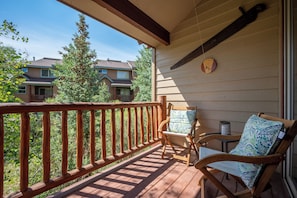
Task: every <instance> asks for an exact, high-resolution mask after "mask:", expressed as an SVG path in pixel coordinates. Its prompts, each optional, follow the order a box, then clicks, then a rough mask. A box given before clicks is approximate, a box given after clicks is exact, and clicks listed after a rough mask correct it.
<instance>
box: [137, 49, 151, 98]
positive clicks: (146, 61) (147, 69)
mask: <svg viewBox="0 0 297 198" xmlns="http://www.w3.org/2000/svg"><path fill="white" fill-rule="evenodd" d="M139 53H140V57H139V56H138V57H137V60H136V63H135V65H136V70H135V72H136V79H135V80H133V81H132V89H133V90H134V91H135V92H136V96H135V99H134V100H135V101H151V94H152V83H151V80H152V77H151V76H152V72H151V65H152V49H151V48H145V47H143V48H142V49H141V50H140V51H139Z"/></svg>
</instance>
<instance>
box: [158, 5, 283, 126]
mask: <svg viewBox="0 0 297 198" xmlns="http://www.w3.org/2000/svg"><path fill="white" fill-rule="evenodd" d="M262 2H263V1H233V0H220V1H218V0H202V1H201V3H200V4H199V5H198V6H197V9H196V11H195V10H193V12H192V13H191V14H190V15H189V16H188V17H187V18H186V19H185V20H184V21H182V22H181V23H180V24H179V25H178V27H176V28H175V30H174V31H173V32H171V44H170V45H169V46H160V47H157V48H156V67H157V70H156V96H162V95H166V96H167V100H168V101H169V102H172V103H173V104H178V105H191V106H192V105H197V106H198V108H199V119H200V122H201V126H202V127H201V129H202V130H204V131H215V130H218V128H219V121H220V120H228V121H230V122H231V129H232V131H236V132H241V131H242V129H243V125H244V122H245V121H246V120H247V118H248V117H249V116H250V115H251V114H253V113H257V112H259V111H261V112H265V113H268V114H272V115H278V114H279V113H280V112H281V100H280V98H281V97H282V96H281V93H282V89H281V68H282V58H281V57H282V46H281V41H282V35H281V29H282V28H281V27H282V25H281V12H282V8H281V4H280V1H277V0H272V1H268V0H266V1H265V3H266V5H267V9H266V10H265V11H264V12H261V13H260V14H259V15H258V18H257V19H256V21H254V22H253V23H251V24H249V25H248V26H246V27H245V28H244V29H242V30H241V31H239V32H237V33H236V34H234V35H233V36H231V37H230V38H228V39H227V40H225V41H223V42H222V43H220V44H219V45H217V46H216V47H214V48H213V49H211V50H209V51H208V52H206V53H205V54H203V55H201V56H199V57H198V58H196V59H194V60H192V61H191V62H189V63H187V64H185V65H183V66H182V67H180V68H177V69H175V70H170V67H171V66H172V65H173V64H175V63H176V62H177V61H179V60H180V59H181V58H183V57H184V56H185V55H186V54H188V53H189V52H191V51H192V50H194V49H195V48H197V47H198V46H200V45H201V44H202V43H203V42H205V41H206V40H208V39H209V38H211V37H212V36H213V35H215V34H216V33H218V32H219V31H220V30H222V29H223V28H224V27H226V26H227V25H229V24H230V23H232V22H233V21H234V20H235V19H237V18H238V17H240V16H241V12H240V11H239V9H238V7H239V6H243V7H244V9H245V10H248V9H250V8H251V7H253V6H254V5H256V4H257V3H262ZM208 57H212V58H215V59H216V61H217V63H218V67H217V69H216V70H215V71H214V72H213V73H210V74H205V73H203V72H202V71H201V67H200V65H201V63H202V61H203V59H205V58H208Z"/></svg>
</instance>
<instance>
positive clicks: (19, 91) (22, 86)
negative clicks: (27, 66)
mask: <svg viewBox="0 0 297 198" xmlns="http://www.w3.org/2000/svg"><path fill="white" fill-rule="evenodd" d="M18 88H19V89H18V91H17V93H18V94H25V93H26V86H25V85H19V87H18Z"/></svg>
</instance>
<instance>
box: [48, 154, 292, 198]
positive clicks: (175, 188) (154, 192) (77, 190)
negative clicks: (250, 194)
mask: <svg viewBox="0 0 297 198" xmlns="http://www.w3.org/2000/svg"><path fill="white" fill-rule="evenodd" d="M160 155H161V148H156V149H154V150H151V151H149V152H147V153H146V155H143V156H140V157H137V158H135V159H131V160H130V161H128V162H125V163H123V164H119V165H118V166H117V167H114V168H110V170H108V171H106V172H102V173H100V174H97V175H95V176H94V177H93V176H91V179H87V180H86V181H82V182H78V183H77V184H75V185H73V186H70V187H67V188H65V189H63V190H62V191H61V193H57V194H55V195H56V196H52V197H59V198H60V197H63V198H64V197H69V198H86V197H90V198H101V197H108V198H119V197H123V198H132V197H133V198H134V197H141V198H155V197H156V198H157V197H159V198H165V197H166V198H170V197H174V198H176V197H179V198H184V197H186V198H200V186H199V185H198V181H199V179H200V178H201V176H202V173H201V172H200V171H198V170H197V169H195V167H194V166H189V167H188V166H186V165H185V164H184V163H182V162H179V161H177V160H175V159H170V158H169V157H165V158H164V159H161V157H160ZM222 176H224V175H218V177H219V179H220V181H221V180H222V182H224V183H226V184H227V186H228V188H230V190H232V191H233V190H235V186H236V185H235V183H234V181H233V180H232V178H230V179H229V180H226V178H225V177H222ZM272 185H273V189H272V191H267V192H265V193H263V197H262V198H268V197H269V198H270V197H275V198H287V197H288V194H287V192H286V190H285V187H284V184H283V182H282V180H281V177H280V175H279V174H278V175H277V174H276V177H275V178H273V179H272ZM206 188H207V189H206V197H210V198H212V197H214V196H215V195H216V194H217V193H216V192H217V190H216V188H215V187H213V185H212V184H211V182H209V181H207V182H206ZM72 189H73V190H72ZM219 194H221V193H219Z"/></svg>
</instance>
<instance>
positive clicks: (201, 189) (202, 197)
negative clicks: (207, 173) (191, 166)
mask: <svg viewBox="0 0 297 198" xmlns="http://www.w3.org/2000/svg"><path fill="white" fill-rule="evenodd" d="M205 182H206V181H205V178H204V177H203V178H202V179H201V181H200V194H201V198H205Z"/></svg>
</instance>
